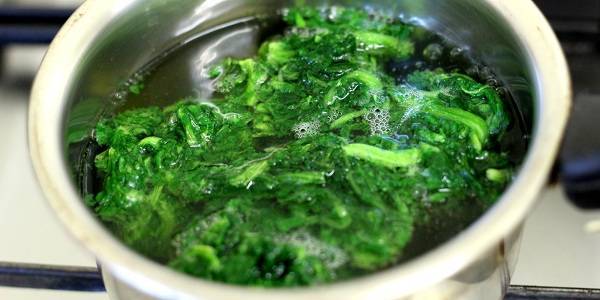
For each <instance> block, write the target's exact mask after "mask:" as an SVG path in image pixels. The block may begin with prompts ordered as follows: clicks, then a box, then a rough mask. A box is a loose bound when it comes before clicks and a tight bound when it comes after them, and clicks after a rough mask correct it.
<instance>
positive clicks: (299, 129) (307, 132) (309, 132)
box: [292, 120, 321, 139]
mask: <svg viewBox="0 0 600 300" xmlns="http://www.w3.org/2000/svg"><path fill="white" fill-rule="evenodd" d="M320 129H321V123H319V121H316V120H315V121H312V122H304V123H300V124H298V125H296V126H294V127H293V128H292V131H294V134H295V135H296V138H299V139H302V138H305V137H309V136H313V135H316V134H318V133H319V130H320Z"/></svg>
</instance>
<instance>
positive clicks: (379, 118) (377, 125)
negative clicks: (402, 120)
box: [365, 108, 390, 135]
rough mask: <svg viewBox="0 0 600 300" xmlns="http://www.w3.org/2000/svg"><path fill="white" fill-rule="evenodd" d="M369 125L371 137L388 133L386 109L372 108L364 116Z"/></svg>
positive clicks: (387, 111) (388, 125)
mask: <svg viewBox="0 0 600 300" xmlns="http://www.w3.org/2000/svg"><path fill="white" fill-rule="evenodd" d="M365 120H366V121H367V122H368V123H369V127H370V129H371V135H383V134H387V133H388V132H389V131H390V112H389V110H386V109H381V108H373V109H371V110H369V112H368V113H367V114H366V115H365Z"/></svg>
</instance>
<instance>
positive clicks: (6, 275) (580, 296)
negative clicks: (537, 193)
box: [0, 262, 600, 300]
mask: <svg viewBox="0 0 600 300" xmlns="http://www.w3.org/2000/svg"><path fill="white" fill-rule="evenodd" d="M0 286H7V287H19V288H33V289H47V290H63V291H80V292H104V291H105V288H104V283H103V281H102V274H101V271H100V270H99V269H96V268H85V267H66V266H48V265H34V264H16V263H2V262H0ZM504 299H505V300H589V299H600V290H597V289H577V288H559V287H540V286H511V287H510V288H509V290H508V293H507V294H506V297H505V298H504Z"/></svg>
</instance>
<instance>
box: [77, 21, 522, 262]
mask: <svg viewBox="0 0 600 300" xmlns="http://www.w3.org/2000/svg"><path fill="white" fill-rule="evenodd" d="M279 22H280V21H275V19H272V20H257V19H244V20H238V21H236V22H231V23H229V24H226V25H224V26H221V27H219V28H215V29H213V30H211V31H210V32H205V33H202V34H200V35H198V36H196V37H195V38H194V39H191V40H189V41H188V42H186V43H182V44H181V45H180V46H178V47H175V48H173V49H172V50H170V51H168V52H166V53H164V54H163V55H161V56H160V57H159V58H157V59H155V60H154V61H152V62H150V63H149V64H148V65H147V66H146V67H144V68H142V69H141V70H140V71H139V72H137V73H136V74H133V75H132V77H131V79H130V80H128V81H127V82H126V83H124V84H123V86H121V87H120V88H119V90H117V91H116V92H115V93H114V95H113V96H112V98H113V102H114V103H115V104H116V105H117V109H116V110H115V112H120V111H124V110H128V109H132V108H136V107H145V106H155V105H158V106H167V105H169V104H173V103H174V102H176V101H178V100H181V99H184V98H193V99H202V100H209V99H211V98H212V97H213V96H214V90H213V88H212V86H213V81H212V80H210V79H208V76H207V72H208V69H209V67H210V66H212V65H214V64H215V63H217V62H219V61H220V60H222V59H223V58H227V57H235V58H244V57H251V56H253V55H254V54H255V53H256V52H257V49H258V46H259V45H260V43H261V42H262V41H264V40H265V39H266V38H268V37H271V36H273V35H276V34H281V33H282V32H278V28H284V27H285V24H280V23H279ZM418 30H419V31H420V34H419V39H418V40H417V41H416V42H417V43H416V45H415V46H416V51H415V53H416V55H415V56H413V57H412V58H411V59H409V60H404V61H394V60H391V61H389V63H388V64H387V68H386V69H387V71H388V73H389V74H390V75H392V76H393V77H394V78H396V80H397V82H398V83H402V82H403V81H404V78H405V76H406V75H407V74H410V73H411V72H413V71H416V70H425V69H431V68H442V69H444V70H447V71H451V70H457V71H460V72H461V73H465V74H468V75H470V76H471V77H473V78H475V79H476V80H477V81H479V82H482V83H487V84H489V85H491V86H493V87H495V88H496V89H497V90H498V92H499V93H500V94H501V95H502V96H503V97H504V99H505V103H506V106H507V108H508V111H509V112H510V113H511V116H512V122H511V124H512V125H511V128H510V129H509V131H508V134H507V135H506V136H505V137H504V138H503V142H501V143H500V144H498V145H495V147H497V148H498V149H496V150H501V151H503V152H507V153H510V155H511V160H512V162H513V164H514V165H520V163H521V160H522V158H523V157H524V153H525V151H526V150H527V149H526V147H527V146H526V145H527V142H526V136H527V130H526V125H525V124H526V123H525V122H524V120H523V117H522V115H521V114H520V113H519V110H518V109H517V106H516V105H515V103H514V100H513V98H512V97H511V94H510V91H509V90H508V89H506V88H505V87H503V86H502V83H501V82H500V80H498V79H497V77H496V76H495V75H494V74H493V72H492V71H491V69H490V68H488V67H486V66H485V65H484V64H481V63H479V62H478V61H477V58H475V57H472V56H471V55H470V54H469V53H468V52H467V51H465V50H463V48H461V47H459V46H457V45H453V44H451V43H450V42H448V41H447V40H445V39H444V38H443V37H441V36H439V35H437V34H435V33H431V32H428V31H426V30H424V29H418ZM377 114H382V115H385V112H373V116H375V115H377ZM374 120H375V119H374ZM301 125H303V124H299V126H301ZM304 125H306V126H308V127H310V124H304ZM378 130H381V128H378V127H377V126H373V132H374V133H377V131H378ZM296 133H297V135H301V134H305V133H306V130H304V131H301V130H300V128H298V131H297V132H296ZM92 147H97V145H92ZM88 152H90V151H88ZM91 152H94V151H91ZM88 154H89V153H88ZM86 157H87V158H88V159H89V158H92V159H93V157H94V155H93V154H89V155H87V156H86ZM80 159H85V158H80ZM87 165H88V166H89V165H90V164H89V163H88V164H87ZM87 169H88V170H90V173H88V174H87V175H86V174H84V176H83V177H84V178H83V180H82V181H81V182H82V189H83V191H82V192H83V193H84V194H90V193H91V194H94V193H95V192H97V191H98V187H99V185H98V184H99V181H97V180H96V183H95V184H92V183H91V182H92V181H93V180H90V179H89V177H92V178H94V177H95V176H94V175H93V170H91V168H87ZM86 177H87V178H86ZM416 192H418V191H416ZM478 203H480V201H473V204H474V205H471V206H461V207H460V209H454V208H453V207H445V208H440V207H436V209H435V210H432V211H431V213H432V215H431V216H432V219H433V222H430V224H428V225H427V226H420V227H418V226H417V228H416V230H415V232H414V235H413V239H412V241H411V243H410V244H409V245H408V247H407V248H406V250H405V253H404V257H403V259H404V260H406V259H409V258H412V257H415V256H417V255H419V254H422V253H424V252H425V251H427V250H429V249H431V248H433V247H435V246H437V245H439V244H441V243H443V242H445V241H447V240H449V239H450V238H452V237H453V236H455V235H456V234H457V233H459V232H460V231H462V230H463V229H464V228H466V227H467V226H468V225H470V224H471V223H472V222H473V221H475V220H476V219H477V218H478V217H479V216H481V215H482V214H483V213H484V212H485V210H486V209H487V207H485V206H484V205H482V204H478ZM282 239H290V240H293V241H295V242H298V243H309V242H310V243H311V245H312V246H311V247H313V248H315V249H317V248H318V247H319V244H318V243H314V242H311V239H310V238H305V237H303V238H299V237H282ZM311 249H312V248H311ZM332 263H338V262H332Z"/></svg>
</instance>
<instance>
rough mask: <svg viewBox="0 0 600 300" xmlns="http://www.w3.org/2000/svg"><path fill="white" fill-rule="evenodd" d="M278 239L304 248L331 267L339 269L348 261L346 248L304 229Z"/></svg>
mask: <svg viewBox="0 0 600 300" xmlns="http://www.w3.org/2000/svg"><path fill="white" fill-rule="evenodd" d="M277 241H279V242H282V243H286V244H289V245H292V246H296V247H301V248H303V249H304V250H305V251H306V253H307V254H309V255H312V256H316V257H318V258H320V259H321V260H322V261H323V263H325V265H326V266H327V267H328V268H331V269H337V268H339V267H341V266H343V265H344V264H345V263H346V262H347V261H348V255H347V254H346V252H344V250H342V249H340V248H338V247H336V246H334V245H330V244H327V243H325V242H323V241H321V240H319V239H318V238H316V237H314V236H313V235H312V234H310V233H309V232H306V231H304V230H300V231H296V232H292V233H291V234H289V235H285V236H282V237H280V238H278V239H277Z"/></svg>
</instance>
